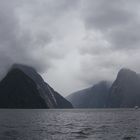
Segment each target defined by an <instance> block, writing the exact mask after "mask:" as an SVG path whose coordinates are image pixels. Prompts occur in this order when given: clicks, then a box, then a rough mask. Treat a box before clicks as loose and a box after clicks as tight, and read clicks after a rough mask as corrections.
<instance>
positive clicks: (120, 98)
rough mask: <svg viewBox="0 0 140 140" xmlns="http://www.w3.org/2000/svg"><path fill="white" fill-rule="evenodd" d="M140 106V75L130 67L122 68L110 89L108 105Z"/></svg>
mask: <svg viewBox="0 0 140 140" xmlns="http://www.w3.org/2000/svg"><path fill="white" fill-rule="evenodd" d="M134 106H140V76H139V74H137V73H136V72H134V71H131V70H129V69H121V70H120V71H119V73H118V75H117V78H116V80H115V81H114V83H113V84H112V87H111V88H110V91H109V98H108V107H111V108H112V107H134Z"/></svg>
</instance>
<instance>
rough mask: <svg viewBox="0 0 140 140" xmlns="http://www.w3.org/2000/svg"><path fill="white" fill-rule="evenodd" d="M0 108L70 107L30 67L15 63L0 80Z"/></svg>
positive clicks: (68, 103)
mask: <svg viewBox="0 0 140 140" xmlns="http://www.w3.org/2000/svg"><path fill="white" fill-rule="evenodd" d="M0 108H72V105H71V103H70V102H69V101H67V100H66V99H65V98H63V97H62V96H61V95H59V94H58V93H57V92H55V91H54V90H53V89H52V88H51V87H50V86H49V85H48V84H47V83H45V82H44V80H43V79H42V77H41V76H40V75H39V74H38V73H37V72H36V71H35V70H34V69H33V68H31V67H29V66H25V65H20V64H15V65H13V67H12V68H11V70H10V71H9V72H8V74H7V75H6V77H5V78H4V79H3V80H2V81H1V82H0Z"/></svg>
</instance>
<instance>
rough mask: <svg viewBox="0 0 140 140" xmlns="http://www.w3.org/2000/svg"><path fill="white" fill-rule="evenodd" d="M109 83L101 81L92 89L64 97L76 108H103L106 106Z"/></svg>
mask: <svg viewBox="0 0 140 140" xmlns="http://www.w3.org/2000/svg"><path fill="white" fill-rule="evenodd" d="M109 88H110V83H109V82H107V81H102V82H100V83H98V84H96V85H94V86H93V87H90V88H87V89H84V90H80V91H78V92H75V93H73V94H70V95H69V96H67V97H66V99H67V100H69V101H70V102H71V103H72V105H73V106H74V107H76V108H104V107H106V104H107V98H108V93H109Z"/></svg>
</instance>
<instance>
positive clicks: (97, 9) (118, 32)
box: [83, 0, 140, 49]
mask: <svg viewBox="0 0 140 140" xmlns="http://www.w3.org/2000/svg"><path fill="white" fill-rule="evenodd" d="M138 4H139V1H134V2H133V3H132V1H131V0H128V1H125V0H118V1H112V0H101V1H97V0H94V1H91V0H89V3H88V4H87V5H86V8H83V13H84V17H83V18H84V21H85V26H86V27H87V29H90V30H94V31H100V32H101V34H103V36H104V37H105V38H104V39H105V40H107V41H108V42H109V43H110V44H111V47H112V48H115V49H134V48H137V47H139V38H140V34H139V28H140V21H139V13H138V7H137V5H138ZM132 5H133V6H132ZM135 7H137V8H136V9H135Z"/></svg>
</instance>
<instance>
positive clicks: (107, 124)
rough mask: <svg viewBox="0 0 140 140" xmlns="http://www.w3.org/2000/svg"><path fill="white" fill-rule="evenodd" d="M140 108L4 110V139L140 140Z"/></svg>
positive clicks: (0, 130) (0, 114) (0, 125)
mask: <svg viewBox="0 0 140 140" xmlns="http://www.w3.org/2000/svg"><path fill="white" fill-rule="evenodd" d="M139 139H140V110H134V109H68V110H67V109H49V110H46V109H33V110H32V109H0V140H139Z"/></svg>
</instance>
